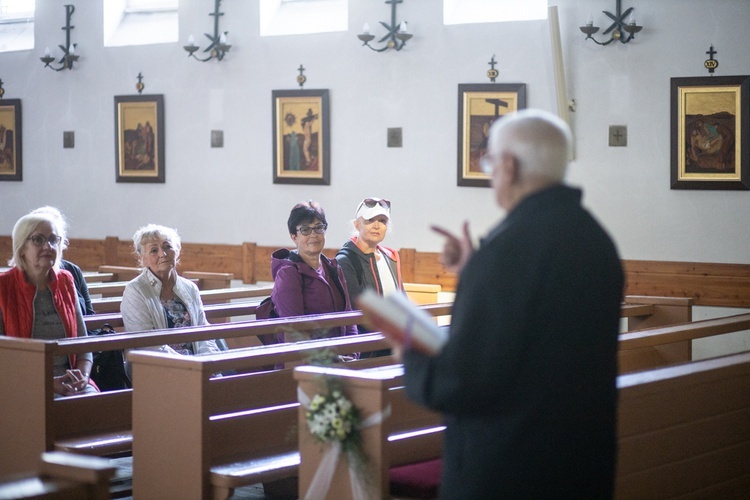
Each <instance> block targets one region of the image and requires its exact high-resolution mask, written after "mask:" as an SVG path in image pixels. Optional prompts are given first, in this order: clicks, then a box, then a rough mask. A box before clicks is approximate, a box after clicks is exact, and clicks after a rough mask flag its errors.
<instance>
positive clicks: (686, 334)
mask: <svg viewBox="0 0 750 500" xmlns="http://www.w3.org/2000/svg"><path fill="white" fill-rule="evenodd" d="M745 330H750V313H745V314H737V315H732V316H726V317H722V318H714V319H707V320H701V321H694V322H692V323H680V324H676V325H667V326H659V327H653V328H648V329H644V330H635V331H632V332H623V333H621V334H620V336H619V345H618V362H619V370H620V373H627V372H633V371H638V370H647V369H650V368H657V367H662V366H668V365H674V364H679V363H686V362H689V361H692V341H693V340H695V339H701V338H705V337H711V336H715V335H723V334H726V333H732V332H740V331H745Z"/></svg>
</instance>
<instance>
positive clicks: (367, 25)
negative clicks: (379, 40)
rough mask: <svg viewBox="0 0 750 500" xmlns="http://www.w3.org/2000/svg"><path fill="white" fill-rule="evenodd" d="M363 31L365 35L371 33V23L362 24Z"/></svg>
mask: <svg viewBox="0 0 750 500" xmlns="http://www.w3.org/2000/svg"><path fill="white" fill-rule="evenodd" d="M362 33H363V34H365V35H369V34H370V23H365V24H364V26H362Z"/></svg>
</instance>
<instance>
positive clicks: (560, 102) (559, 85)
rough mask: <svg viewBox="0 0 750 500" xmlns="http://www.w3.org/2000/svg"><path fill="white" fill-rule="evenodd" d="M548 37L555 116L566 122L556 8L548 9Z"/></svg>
mask: <svg viewBox="0 0 750 500" xmlns="http://www.w3.org/2000/svg"><path fill="white" fill-rule="evenodd" d="M547 10H548V14H547V19H548V20H549V37H550V42H551V43H552V64H553V66H554V73H555V90H557V114H558V116H559V117H560V118H562V119H563V120H565V121H566V122H567V121H568V92H567V90H566V88H565V67H564V66H563V55H562V42H561V40H560V22H559V20H558V17H557V6H554V5H553V6H550V7H548V9H547Z"/></svg>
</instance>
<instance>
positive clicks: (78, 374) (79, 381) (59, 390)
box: [53, 369, 89, 396]
mask: <svg viewBox="0 0 750 500" xmlns="http://www.w3.org/2000/svg"><path fill="white" fill-rule="evenodd" d="M53 385H54V390H55V393H56V394H60V395H62V396H74V395H76V394H82V393H83V392H84V390H85V389H86V386H87V385H89V377H88V376H87V375H85V374H84V373H83V372H82V371H81V370H78V369H75V370H67V371H66V372H65V375H61V376H59V377H54V379H53Z"/></svg>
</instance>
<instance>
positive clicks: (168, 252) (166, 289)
mask: <svg viewBox="0 0 750 500" xmlns="http://www.w3.org/2000/svg"><path fill="white" fill-rule="evenodd" d="M133 248H134V249H135V253H136V255H137V256H138V258H139V260H140V266H141V267H142V269H143V270H142V272H141V274H140V275H138V276H137V277H136V278H135V279H133V280H132V281H130V282H129V283H128V284H127V285H126V286H125V291H124V292H123V294H122V305H121V306H120V310H121V312H122V321H123V323H124V325H125V331H128V332H140V331H146V330H164V329H167V328H180V327H184V326H197V325H207V324H208V321H207V320H206V313H205V312H204V310H203V302H202V301H201V297H200V293H199V291H198V287H197V286H196V285H195V283H193V282H192V281H190V280H188V279H185V278H183V277H181V276H179V275H178V274H177V263H178V262H179V258H180V249H181V242H180V237H179V236H178V234H177V231H176V230H174V229H172V228H169V227H164V226H159V225H156V224H149V225H147V226H144V227H142V228H140V229H138V231H136V232H135V234H134V235H133ZM222 342H223V340H222ZM151 349H152V350H157V351H162V352H168V353H172V354H185V355H191V354H206V353H211V352H219V351H220V350H221V349H220V348H219V346H218V345H217V342H216V341H214V340H206V341H199V342H181V343H177V344H170V345H162V346H157V347H153V348H151Z"/></svg>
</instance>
